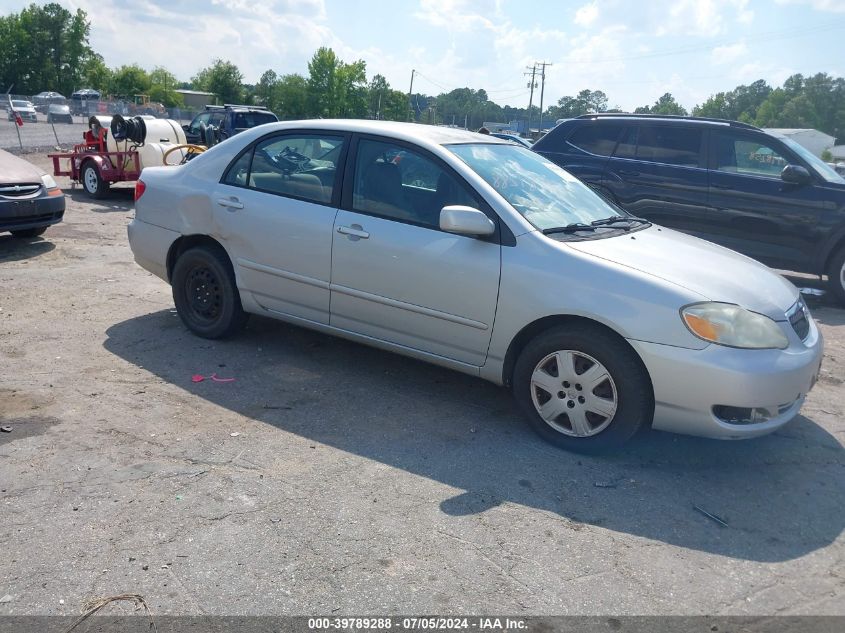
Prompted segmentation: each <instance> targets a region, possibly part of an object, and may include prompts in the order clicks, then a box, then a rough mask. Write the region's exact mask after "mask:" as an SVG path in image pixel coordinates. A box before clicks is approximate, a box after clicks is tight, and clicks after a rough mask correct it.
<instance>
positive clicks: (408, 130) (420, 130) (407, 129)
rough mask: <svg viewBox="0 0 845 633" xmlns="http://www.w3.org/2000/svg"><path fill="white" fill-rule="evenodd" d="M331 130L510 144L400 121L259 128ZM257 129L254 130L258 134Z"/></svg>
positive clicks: (286, 124) (431, 140) (316, 121)
mask: <svg viewBox="0 0 845 633" xmlns="http://www.w3.org/2000/svg"><path fill="white" fill-rule="evenodd" d="M306 128H307V129H311V130H332V131H338V132H354V133H358V134H376V135H384V136H391V137H393V138H396V139H399V140H404V141H408V142H411V143H420V142H424V143H428V144H431V145H450V144H458V143H496V144H501V145H508V144H511V143H510V141H506V140H504V139H499V138H496V137H495V136H492V135H490V134H479V133H477V132H469V131H467V130H461V129H459V128H451V127H441V126H436V125H425V124H422V123H404V122H400V121H368V120H364V119H308V120H302V121H280V122H279V123H268V124H265V125H262V126H260V132H259V133H261V134H266V133H267V132H269V131H272V130H275V129H278V130H288V129H306ZM257 129H259V128H253V130H257Z"/></svg>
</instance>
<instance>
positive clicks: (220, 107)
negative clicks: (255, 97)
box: [205, 103, 269, 110]
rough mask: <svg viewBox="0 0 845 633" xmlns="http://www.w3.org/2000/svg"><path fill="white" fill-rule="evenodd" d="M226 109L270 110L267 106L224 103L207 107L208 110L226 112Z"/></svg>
mask: <svg viewBox="0 0 845 633" xmlns="http://www.w3.org/2000/svg"><path fill="white" fill-rule="evenodd" d="M226 108H246V109H247V110H268V109H269V108H267V106H257V105H246V104H243V103H224V104H223V105H206V106H205V109H206V110H225V109H226Z"/></svg>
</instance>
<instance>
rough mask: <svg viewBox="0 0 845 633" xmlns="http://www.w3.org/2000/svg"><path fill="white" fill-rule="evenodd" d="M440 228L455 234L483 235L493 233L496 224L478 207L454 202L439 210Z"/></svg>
mask: <svg viewBox="0 0 845 633" xmlns="http://www.w3.org/2000/svg"><path fill="white" fill-rule="evenodd" d="M440 229H441V230H443V231H446V232H447V233H456V234H457V235H474V236H477V237H484V236H487V235H493V233H495V232H496V225H495V224H494V223H493V220H491V219H490V218H488V217H487V216H486V215H485V214H484V213H482V212H481V211H479V210H478V209H473V208H472V207H465V206H463V205H458V204H456V205H451V206H448V207H443V208H442V209H441V210H440Z"/></svg>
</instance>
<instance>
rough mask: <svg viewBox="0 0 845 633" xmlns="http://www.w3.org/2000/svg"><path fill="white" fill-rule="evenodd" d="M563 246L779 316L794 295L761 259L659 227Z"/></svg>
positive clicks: (787, 306) (696, 291)
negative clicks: (756, 259)
mask: <svg viewBox="0 0 845 633" xmlns="http://www.w3.org/2000/svg"><path fill="white" fill-rule="evenodd" d="M566 245H567V246H570V247H571V248H573V249H576V250H578V251H580V252H582V253H588V254H590V255H594V256H596V257H601V258H602V259H606V260H609V261H612V262H615V263H617V264H621V265H622V266H628V267H630V268H633V269H636V270H639V271H641V272H644V273H647V274H650V275H654V276H655V277H660V278H661V279H665V280H666V281H669V282H671V283H674V284H676V285H678V286H681V287H683V288H686V289H688V290H692V291H693V292H695V293H697V294H699V295H702V296H704V297H707V298H708V299H709V300H711V301H723V302H726V303H735V304H738V305H740V306H742V307H744V308H747V309H749V310H753V311H754V312H759V313H761V314H765V315H766V316H769V317H771V318H773V319H776V320H779V321H783V320H784V319H785V318H786V317H785V315H784V313H785V312H786V310H787V309H788V308H789V307H791V306H792V305H793V304H794V303H795V302H796V301H797V300H798V290H797V289H796V288H795V286H793V285H792V284H791V283H789V282H788V281H787V280H786V279H784V278H783V277H781V276H780V275H778V274H777V273H775V272H774V271H772V270H771V269H769V268H768V267H766V266H764V265H763V264H761V263H759V262H757V261H755V260H753V259H750V258H748V257H745V256H744V255H740V254H739V253H736V252H734V251H732V250H729V249H727V248H722V247H721V246H717V245H716V244H712V243H711V242H707V241H705V240H702V239H699V238H697V237H692V236H690V235H686V234H684V233H679V232H678V231H673V230H671V229H667V228H663V227H656V226H651V227H649V228H647V229H644V230H641V231H635V232H633V233H626V234H623V235H620V236H617V237H611V238H606V239H598V240H587V241H583V242H566Z"/></svg>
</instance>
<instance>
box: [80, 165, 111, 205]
mask: <svg viewBox="0 0 845 633" xmlns="http://www.w3.org/2000/svg"><path fill="white" fill-rule="evenodd" d="M79 176H80V179H81V180H82V188H83V189H85V193H87V194H88V195H89V196H91V197H92V198H105V197H106V194H108V192H109V183H108V182H106V181H105V180H103V177H102V176H100V170H99V169H97V165H95V164H94V162H93V161H91V160H89V161H88V162H87V163H83V164H82V171H81V172H80V174H79Z"/></svg>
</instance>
